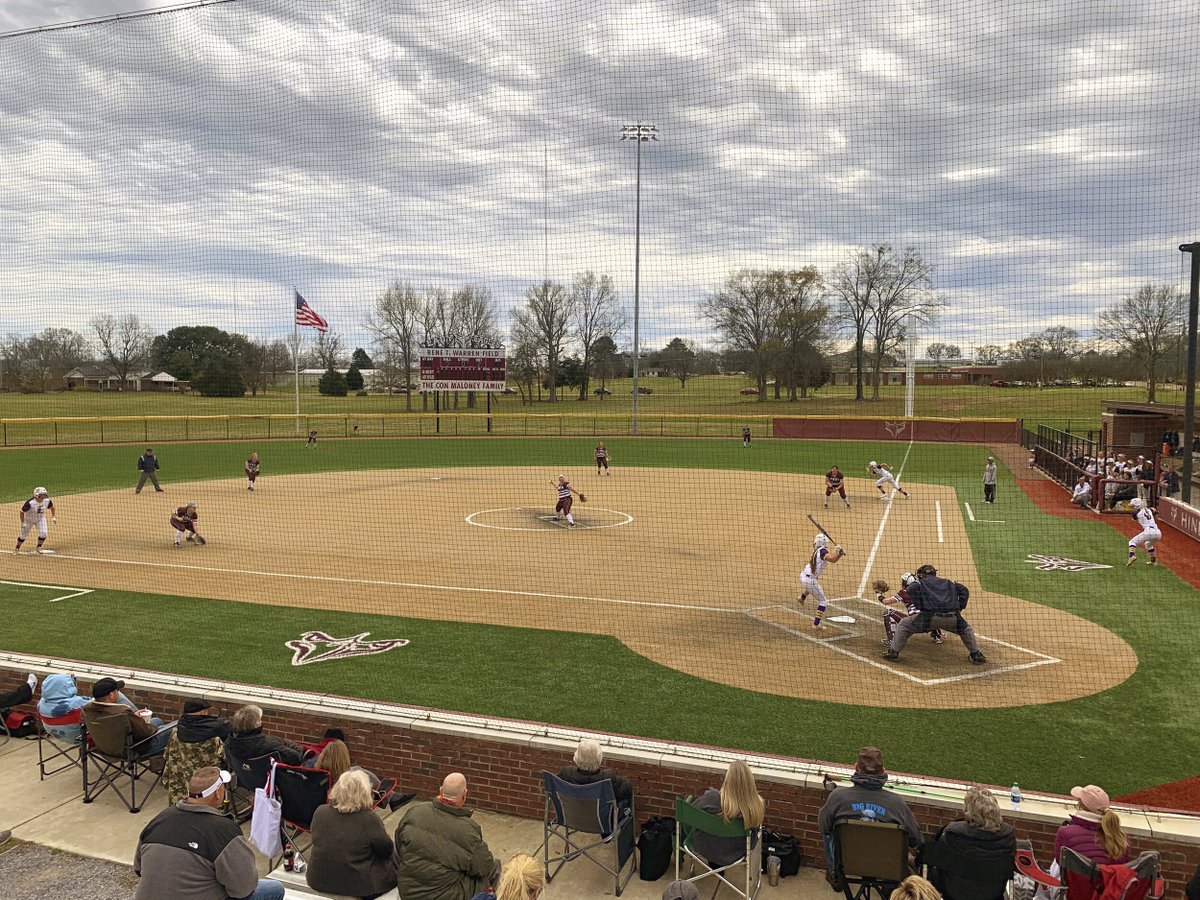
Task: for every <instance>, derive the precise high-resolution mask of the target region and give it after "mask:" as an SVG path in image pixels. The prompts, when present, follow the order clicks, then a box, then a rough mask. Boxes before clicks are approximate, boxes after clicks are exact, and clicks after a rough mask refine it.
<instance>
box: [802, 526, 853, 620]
mask: <svg viewBox="0 0 1200 900" xmlns="http://www.w3.org/2000/svg"><path fill="white" fill-rule="evenodd" d="M845 555H846V551H845V550H843V549H842V548H841V547H834V548H833V549H832V550H830V549H829V538H827V537H826V536H825V535H823V534H818V535H817V536H816V537H815V538H813V552H812V556H810V557H809V559H808V565H806V566H805V567H804V571H803V572H801V573H800V586H801V588H802V589H803V590H802V592H801V594H800V603H801V604H803V603H804V601H805V600H807V599H808V595H809V594H812V595H813V596H814V597H815V598H816V599H817V614H816V615H815V616H813V628H820V627H821V619H822V618H823V617H824V616H825V607H826V606H828V605H829V604H828V601H827V600H826V599H825V591H824V589H822V587H821V582H820V578H821V575H822V574H824V572H825V566H826V565H828V564H829V563H835V562H837V561H838V560H839V559H841V558H842V557H843V556H845Z"/></svg>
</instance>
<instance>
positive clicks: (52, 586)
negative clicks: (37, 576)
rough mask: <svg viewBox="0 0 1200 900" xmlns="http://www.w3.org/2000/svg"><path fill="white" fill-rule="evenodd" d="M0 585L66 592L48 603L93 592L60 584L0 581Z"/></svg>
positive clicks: (89, 589)
mask: <svg viewBox="0 0 1200 900" xmlns="http://www.w3.org/2000/svg"><path fill="white" fill-rule="evenodd" d="M0 584H11V585H13V586H14V587H31V588H45V589H46V590H50V591H67V592H68V593H66V594H63V595H62V596H60V597H51V598H50V600H49V602H50V603H57V602H58V601H60V600H70V599H71V598H72V597H82V596H83V595H84V594H90V593H92V590H93V589H92V588H72V587H64V586H63V585H61V584H34V583H31V582H28V581H0Z"/></svg>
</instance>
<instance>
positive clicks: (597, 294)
mask: <svg viewBox="0 0 1200 900" xmlns="http://www.w3.org/2000/svg"><path fill="white" fill-rule="evenodd" d="M571 305H572V306H573V307H574V310H575V330H574V338H575V340H576V341H577V342H578V344H579V346H580V349H581V351H582V353H583V359H582V366H581V369H582V376H583V377H582V379H581V381H580V384H579V399H580V400H586V399H587V398H588V387H589V384H588V382H589V380H590V378H591V375H592V366H593V363H594V353H593V348H594V346H595V344H596V341H598V340H600V338H610V339H613V338H616V336H617V335H618V334H620V333H621V331H622V330H623V329H624V328H625V311H624V310H623V309H621V307H620V305H619V301H618V299H617V292H616V289H615V288H614V287H613V282H612V279H611V278H610V277H609V276H607V275H599V276H597V275H596V273H595V272H592V271H590V270H589V271H587V272H581V273H579V274H577V275H576V276H575V279H574V281H573V282H572V283H571Z"/></svg>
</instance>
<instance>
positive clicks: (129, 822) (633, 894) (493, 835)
mask: <svg viewBox="0 0 1200 900" xmlns="http://www.w3.org/2000/svg"><path fill="white" fill-rule="evenodd" d="M37 762H38V755H37V742H36V741H30V740H18V739H13V740H11V741H9V742H8V743H7V744H5V745H4V746H2V747H0V829H3V828H11V829H12V830H13V834H14V836H15V837H16V838H19V839H20V840H23V841H29V842H32V843H36V844H40V845H43V846H45V847H50V848H53V849H57V850H64V851H67V852H70V853H76V854H79V855H81V856H88V857H93V858H98V859H105V860H110V861H112V862H116V863H121V864H123V865H126V866H129V865H132V863H133V854H134V850H135V849H136V847H137V839H138V835H139V834H140V832H141V830H142V829H143V828H144V827H145V826H146V824H147V823H148V822H149V821H150V820H151V818H153V817H154V816H155V815H157V814H158V812H159V811H160V810H162V809H163V808H165V806H166V802H167V801H166V792H165V791H164V790H163V789H162V787H161V786H160V787H158V788H156V789H155V791H154V793H153V794H151V795H150V797H149V799H148V800H147V802H146V805H145V808H144V809H143V810H142V811H141V812H140V813H137V814H131V813H130V812H129V811H128V810H127V809H126V808H125V807H124V806H123V805H122V804H121V801H120V800H119V799H118V798H117V797H116V796H114V795H113V793H112V791H105V792H104V793H103V794H101V795H100V796H99V797H97V798H96V800H95V802H93V803H90V804H87V805H85V804H84V803H83V802H82V798H83V789H82V783H81V779H80V773H79V769H77V768H71V769H68V770H65V771H63V772H60V773H58V774H56V775H51V776H50V777H48V778H47V779H46V780H44V781H39V780H38V765H37ZM405 809H407V807H406V808H405ZM405 809H401V810H398V811H396V812H394V813H388V815H386V816H384V825H385V827H386V828H387V830H388V832H389V833H391V832H393V831H394V830H395V828H396V824H397V823H398V822H399V820H400V818H401V817H402V816H403V815H404V812H405ZM475 820H476V821H477V822H479V824H480V827H481V828H482V829H483V836H484V839H485V840H486V841H487V842H488V846H489V847H490V848H491V850H492V852H493V853H494V854H495V855H496V856H498V857H499V858H500V859H507V858H508V857H509V856H511V855H512V854H514V853H517V852H525V853H530V854H534V853H537V852H538V851H539V848H540V846H541V842H542V823H541V822H540V821H536V820H533V819H521V818H517V817H516V816H506V815H500V814H498V813H492V812H487V811H485V810H480V811H477V812H476V813H475ZM244 830H245V831H246V832H247V834H248V833H249V824H247V825H246V826H244ZM807 862H810V863H811V862H812V861H811V860H809V861H807ZM259 865H260V871H261V872H263V873H264V874H265V872H266V866H267V862H266V860H265V859H264V858H262V857H259ZM3 874H4V856H3V855H0V878H2V877H3ZM672 877H673V875H672V873H671V871H669V872H668V875H667V876H665V877H664V878H662V879H661V880H660V881H657V882H643V881H641V880H639V879H638V877H637V875H634V876H633V879H632V880H631V881H630V882H629V884H628V885H627V886H626V888H625V890H624V891H623V892H622V894H621V896H622V897H623V898H629V900H659V898H661V896H662V891H663V888H665V887H666V886H667V884H668V883H669V882H670V880H671V878H672ZM292 880H293V881H294V882H296V883H297V887H299V879H292ZM701 884H702V885H703V884H704V882H702V883H701ZM56 896H57V897H58V900H73V898H71V897H69V896H67V895H66V894H62V893H59V894H57V895H56ZM130 896H131V897H132V894H130ZM296 896H298V897H304V896H314V895H311V894H310V895H305V894H300V893H299V892H297V894H296ZM543 896H544V897H545V898H546V900H590V898H600V897H611V896H613V885H612V880H611V878H609V877H608V876H606V875H605V873H604V872H603V871H602V870H601V869H599V868H598V867H597V866H594V865H592V864H591V863H588V862H587V861H586V860H578V861H575V862H573V863H570V864H568V865H567V866H566V867H565V868H564V869H563V870H562V871H561V872H560V873H559V875H558V877H557V878H555V880H554V881H553V883H552V884H551V885H550V886H549V887H548V888H547V890H546V892H545V894H544V895H543ZM701 896H702V897H704V898H706V900H708V898H710V897H711V896H712V888H711V887H708V888H706V889H703V890H702V893H701ZM719 896H720V897H721V898H732V897H733V896H734V895H733V893H732V892H730V891H729V890H728V889H727V888H725V889H722V891H721V893H720V895H719ZM758 896H759V898H761V900H784V898H786V900H829V898H830V897H831V896H833V895H832V893H831V891H830V890H829V887H828V886H827V885H826V883H825V879H824V877H823V876H822V873H821V872H820V870H818V869H812V868H805V869H801V870H800V874H799V875H798V876H795V877H793V878H788V879H785V880H782V881H780V883H779V885H778V886H776V887H771V886H769V885H768V884H767V883H766V879H765V878H764V880H763V886H762V890H761V891H760V892H759V895H758Z"/></svg>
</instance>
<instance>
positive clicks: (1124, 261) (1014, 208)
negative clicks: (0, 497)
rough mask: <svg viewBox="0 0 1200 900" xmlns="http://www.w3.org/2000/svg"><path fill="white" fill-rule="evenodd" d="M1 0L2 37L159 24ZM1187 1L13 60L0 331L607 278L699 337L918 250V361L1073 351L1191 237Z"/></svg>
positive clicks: (327, 7) (331, 2)
mask: <svg viewBox="0 0 1200 900" xmlns="http://www.w3.org/2000/svg"><path fill="white" fill-rule="evenodd" d="M166 5H167V4H160V3H154V2H149V0H147V2H142V3H140V4H138V3H137V2H136V0H127V2H120V0H77V2H47V0H5V2H4V3H3V5H2V6H0V29H3V30H6V31H9V32H12V31H14V30H17V29H25V28H41V27H43V26H47V25H53V24H56V23H60V22H67V21H73V20H78V19H83V18H90V17H93V16H102V15H107V14H111V13H116V12H129V11H134V10H136V9H150V8H153V7H156V6H166ZM1197 46H1200V4H1196V3H1195V2H1193V0H1145V2H1139V3H1129V2H1127V0H1078V2H1070V3H1068V2H1057V0H997V2H987V0H958V2H920V0H914V2H887V0H883V2H874V3H864V2H857V0H812V2H797V0H790V2H753V0H738V2H732V0H726V2H704V0H647V2H622V0H586V2H584V0H580V2H567V0H508V2H503V3H501V2H495V0H446V2H443V3H437V4H434V3H428V2H402V0H392V2H386V3H385V2H382V0H236V2H231V3H225V4H219V5H211V6H207V7H201V8H193V9H182V10H176V11H170V12H165V13H162V14H159V15H150V16H145V17H140V18H131V19H124V20H122V21H117V22H105V23H100V24H94V25H86V26H81V27H74V28H64V29H50V30H41V31H37V32H34V33H30V34H15V35H11V36H6V37H3V38H0V56H2V58H3V65H2V66H0V159H3V160H4V162H3V165H4V170H5V171H4V178H3V181H2V182H0V240H2V241H3V245H4V247H5V253H4V254H3V255H2V256H0V278H2V280H0V284H2V287H0V291H2V293H0V332H10V331H11V332H19V333H28V332H31V331H35V330H38V329H40V328H43V327H46V326H48V325H61V326H68V327H75V328H79V329H81V330H85V329H86V322H87V320H88V319H89V318H91V317H92V316H93V315H95V314H96V313H97V312H101V311H131V312H136V313H137V314H138V315H139V316H141V317H142V318H143V320H144V321H146V322H147V323H148V324H149V325H150V326H151V327H153V328H154V329H156V330H165V329H166V328H169V327H171V326H173V325H178V324H216V325H219V326H221V327H224V328H228V329H231V330H240V331H243V332H245V333H248V334H252V335H256V336H276V335H280V334H283V333H285V332H286V331H288V330H289V329H290V306H289V304H290V291H291V287H292V285H295V286H297V287H298V288H299V289H300V291H301V293H303V294H304V295H305V296H306V297H308V299H309V300H310V302H311V303H312V305H313V306H314V307H315V308H316V309H317V310H318V311H319V312H320V313H321V314H322V315H324V316H325V317H326V318H327V319H329V320H330V321H331V323H332V325H333V326H334V328H335V329H337V330H338V331H340V332H343V333H344V334H345V335H346V336H347V338H348V339H349V340H350V341H351V343H352V344H353V343H360V342H363V341H365V339H366V338H365V336H364V333H363V328H362V322H363V319H364V317H365V313H366V310H367V309H368V307H369V305H370V301H371V299H372V298H373V297H374V296H375V295H376V294H378V293H379V292H380V291H382V290H383V289H384V288H385V287H386V286H387V284H388V283H389V282H390V281H392V280H393V279H397V278H400V279H409V280H412V281H413V282H415V283H417V284H438V285H446V286H454V285H457V284H460V283H463V282H472V283H477V284H482V285H485V286H487V287H489V288H490V289H491V290H492V292H493V294H494V295H495V296H496V298H497V299H498V301H499V302H500V303H501V305H502V306H504V307H505V308H508V307H510V306H511V305H513V304H515V303H518V302H520V297H521V294H522V292H523V290H524V289H525V288H526V287H527V286H528V285H529V284H530V283H532V282H534V281H536V280H539V279H541V278H542V277H544V276H546V275H548V276H549V277H551V278H554V279H559V280H564V281H566V280H569V279H570V277H571V275H572V273H575V272H578V271H582V270H584V269H594V270H596V271H598V272H607V273H609V274H611V275H612V276H613V278H614V279H615V281H616V283H617V286H618V288H619V290H620V292H621V295H622V298H623V299H624V300H625V301H626V302H627V303H629V304H630V305H631V304H632V295H633V208H634V187H635V177H634V171H635V166H634V163H635V156H634V148H633V146H632V145H630V144H628V143H621V142H619V141H618V140H617V133H618V129H619V127H620V126H621V125H622V124H623V123H628V122H637V121H644V122H654V123H656V124H657V125H658V127H659V130H660V133H661V140H660V141H659V142H658V143H657V144H650V145H646V146H645V149H644V154H643V158H642V166H643V169H642V175H643V180H642V184H643V204H644V205H643V235H642V310H643V323H644V324H643V327H644V333H645V334H646V335H647V338H646V343H647V344H651V345H652V344H655V343H663V342H665V341H666V340H669V339H670V337H672V336H674V335H676V334H681V335H684V336H691V337H695V338H697V339H699V340H701V342H703V343H709V342H710V341H711V336H709V335H707V332H706V329H705V327H704V324H703V323H702V322H701V320H700V319H699V317H698V314H697V302H698V300H699V299H700V298H701V297H703V296H704V295H705V294H706V293H708V292H711V291H712V290H713V289H714V288H715V287H716V286H718V285H719V284H720V282H721V281H722V279H723V278H724V277H725V276H726V275H727V274H728V273H729V272H731V271H732V270H735V269H737V268H739V267H743V266H772V267H774V266H781V267H800V266H805V265H815V266H818V267H819V268H822V269H827V268H829V267H831V266H832V265H834V264H836V263H837V262H838V261H839V260H840V259H842V258H844V257H845V255H846V254H847V253H848V252H849V251H850V250H852V249H853V248H854V247H856V246H861V245H869V244H876V243H888V244H892V245H896V246H909V245H911V246H913V247H916V248H917V249H918V250H919V251H920V252H921V253H922V254H923V255H924V256H925V257H926V258H927V259H929V260H930V261H932V262H933V263H934V264H935V265H936V267H937V278H936V285H937V288H938V290H939V291H940V292H941V293H942V294H943V295H944V296H945V297H946V299H947V300H948V301H949V304H950V307H949V310H948V311H947V313H946V315H945V316H944V317H943V318H942V320H941V321H940V322H939V324H938V326H937V328H936V330H935V331H934V332H932V333H931V334H929V335H927V336H926V337H925V340H931V339H942V340H951V341H954V342H956V343H960V344H962V345H963V346H964V347H973V346H977V345H979V344H984V343H1004V342H1007V341H1009V340H1012V339H1015V338H1018V337H1022V336H1024V335H1026V334H1028V333H1030V332H1032V331H1036V330H1039V329H1040V328H1042V327H1045V326H1048V325H1060V324H1065V325H1070V326H1072V327H1075V328H1077V329H1079V330H1081V331H1083V332H1087V331H1088V330H1089V329H1090V328H1091V326H1092V325H1093V323H1094V321H1095V316H1096V312H1097V311H1098V310H1099V309H1101V308H1103V307H1104V306H1105V305H1106V304H1109V303H1112V302H1114V301H1116V300H1118V299H1120V298H1121V297H1122V296H1124V295H1126V294H1128V293H1131V292H1132V291H1133V290H1134V289H1135V288H1136V287H1137V286H1138V285H1139V284H1142V283H1144V282H1147V281H1156V282H1157V281H1166V282H1171V283H1179V284H1183V283H1184V282H1185V281H1186V270H1185V262H1186V260H1185V259H1184V255H1183V254H1181V253H1179V252H1178V250H1177V249H1176V247H1177V245H1178V244H1179V243H1181V242H1183V241H1186V240H1194V239H1196V238H1197V237H1200V155H1198V154H1197V153H1196V152H1195V147H1194V144H1195V138H1196V122H1197V120H1198V116H1197V113H1196V109H1195V98H1196V97H1197V96H1200V56H1198V55H1197V53H1196V51H1195V48H1196V47H1197Z"/></svg>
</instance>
